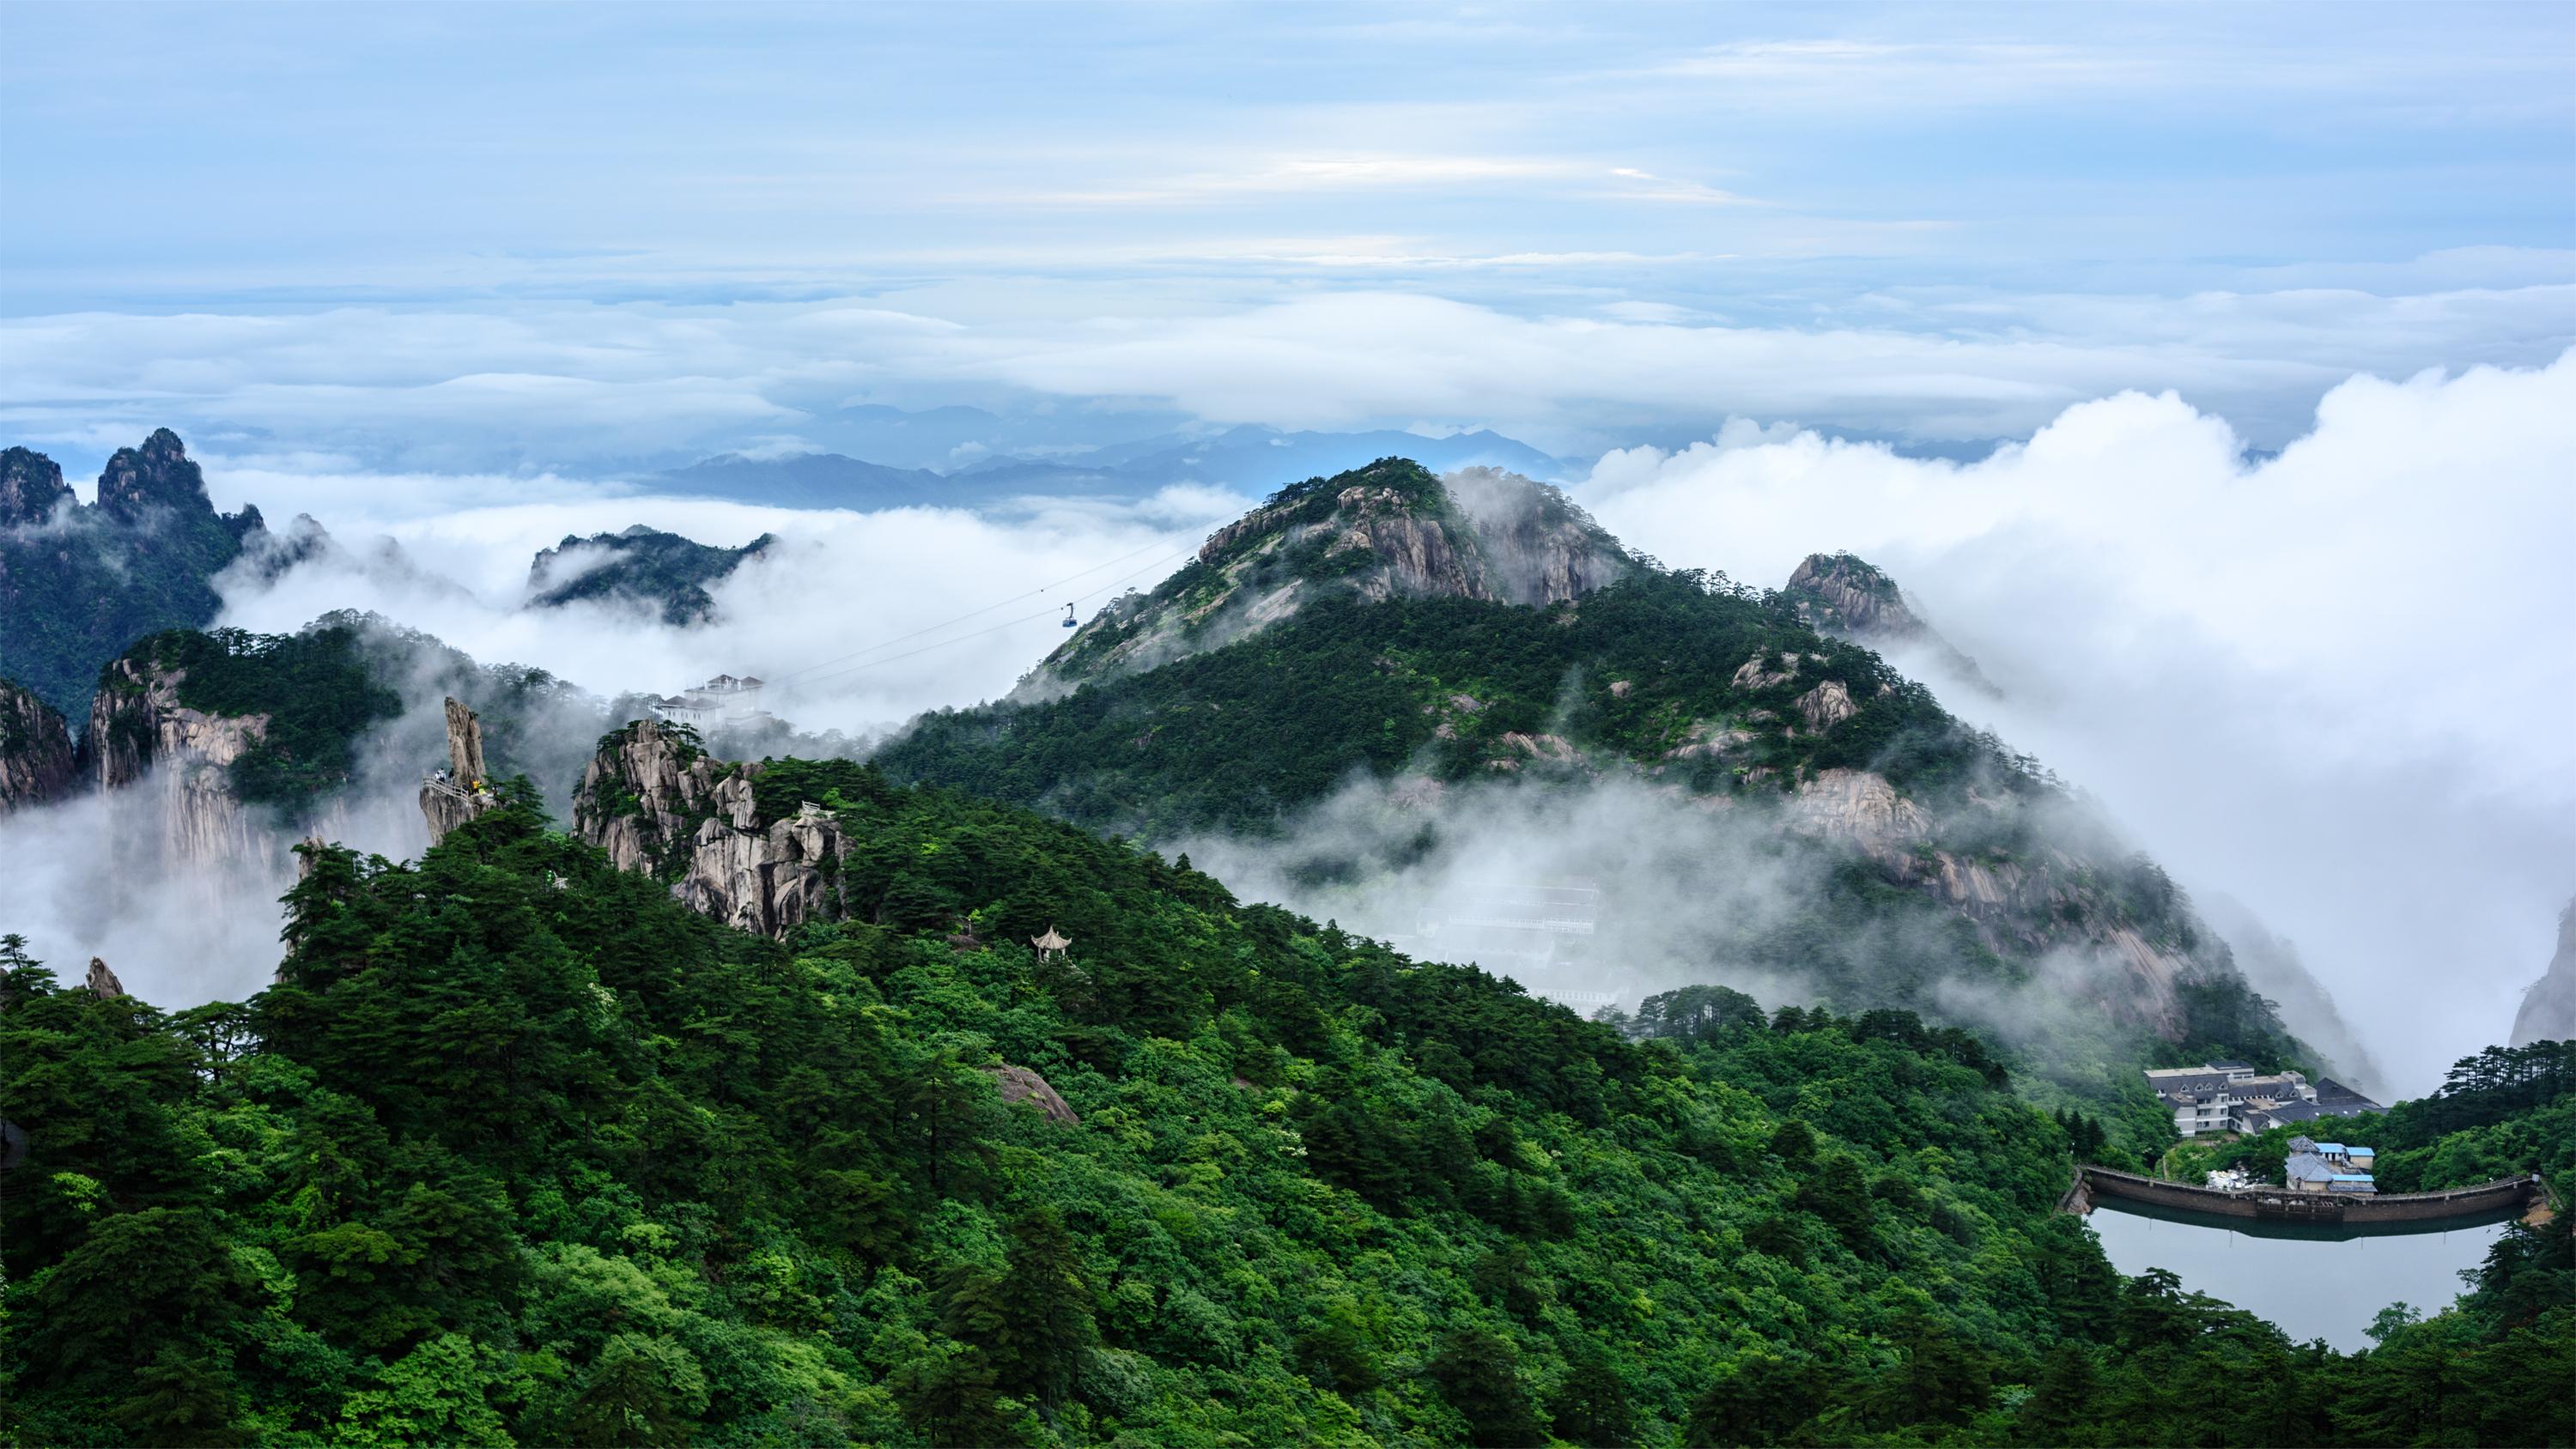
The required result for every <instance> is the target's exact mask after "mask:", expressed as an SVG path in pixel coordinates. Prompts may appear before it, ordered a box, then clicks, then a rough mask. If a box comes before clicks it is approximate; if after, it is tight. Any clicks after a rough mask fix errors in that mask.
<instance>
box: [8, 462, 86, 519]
mask: <svg viewBox="0 0 2576 1449" xmlns="http://www.w3.org/2000/svg"><path fill="white" fill-rule="evenodd" d="M71 498H72V488H71V485H70V484H68V483H65V482H64V481H63V470H62V465H61V464H59V463H56V462H55V461H54V460H53V459H51V458H48V457H46V456H45V455H44V454H42V453H39V452H36V451H34V450H33V449H30V448H11V449H9V450H7V451H6V452H0V528H26V527H30V526H33V525H37V524H41V523H44V522H46V521H47V520H49V519H51V518H52V517H53V516H54V509H55V507H56V506H57V505H59V504H62V503H64V502H66V501H69V500H71Z"/></svg>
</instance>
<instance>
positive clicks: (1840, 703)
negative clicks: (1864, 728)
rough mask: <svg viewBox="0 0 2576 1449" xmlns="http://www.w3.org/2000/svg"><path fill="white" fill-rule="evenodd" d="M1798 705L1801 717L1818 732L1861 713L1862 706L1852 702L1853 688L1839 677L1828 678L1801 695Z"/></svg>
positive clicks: (1810, 727) (1810, 728)
mask: <svg viewBox="0 0 2576 1449" xmlns="http://www.w3.org/2000/svg"><path fill="white" fill-rule="evenodd" d="M1797 705H1798V715H1799V717H1800V718H1802V719H1804V720H1805V721H1806V722H1807V728H1808V729H1809V730H1811V731H1813V732H1815V733H1817V734H1823V733H1824V732H1825V731H1827V730H1829V729H1832V728H1833V727H1834V726H1836V725H1838V724H1841V723H1842V722H1843V721H1844V720H1847V719H1850V718H1851V717H1852V716H1853V715H1856V714H1858V713H1860V706H1859V705H1857V704H1855V703H1853V702H1852V697H1851V690H1850V689H1849V688H1848V687H1847V686H1845V685H1844V683H1843V682H1842V681H1841V680H1839V679H1828V680H1826V681H1825V682H1824V683H1822V684H1819V685H1817V686H1816V687H1815V688H1813V689H1811V690H1808V691H1807V692H1806V693H1804V694H1802V695H1799V696H1798V699H1797Z"/></svg>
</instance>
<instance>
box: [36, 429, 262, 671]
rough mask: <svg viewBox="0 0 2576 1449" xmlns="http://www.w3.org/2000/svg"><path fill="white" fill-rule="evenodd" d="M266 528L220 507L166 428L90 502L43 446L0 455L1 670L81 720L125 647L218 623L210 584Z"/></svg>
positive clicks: (248, 512) (122, 457) (114, 466)
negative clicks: (101, 675) (102, 675)
mask: <svg viewBox="0 0 2576 1449" xmlns="http://www.w3.org/2000/svg"><path fill="white" fill-rule="evenodd" d="M264 532H265V529H264V527H263V525H262V523H261V521H260V516H259V510H258V509H256V508H244V509H243V510H242V511H241V512H239V513H231V514H218V513H217V512H215V508H214V504H213V503H211V502H210V501H208V499H207V497H206V483H205V477H204V475H203V473H202V472H200V471H199V469H198V467H197V465H196V464H195V463H194V462H192V461H190V460H189V458H188V454H187V448H186V446H185V445H184V444H182V443H181V442H180V441H179V435H178V434H176V433H174V432H171V431H170V430H169V429H168V428H162V429H160V430H158V431H156V432H154V433H153V434H152V436H151V437H149V438H146V439H145V440H144V441H143V445H142V446H141V447H139V448H120V449H118V450H117V452H116V454H115V456H113V457H111V458H109V459H108V462H107V467H106V469H105V470H104V471H102V472H101V473H100V474H99V479H98V494H97V500H96V501H95V502H92V503H86V504H85V503H82V502H80V501H79V499H78V498H76V497H74V496H73V494H72V491H71V488H70V487H69V486H68V485H67V484H65V483H64V482H63V472H62V469H61V468H59V467H57V466H55V464H54V462H53V460H52V459H50V458H47V457H46V456H45V455H44V454H42V453H36V452H31V451H29V450H28V449H25V448H10V449H8V450H7V451H5V452H0V674H6V675H8V676H9V677H10V678H12V679H15V680H17V681H18V682H19V683H20V684H23V685H25V686H26V687H27V688H28V689H31V690H33V691H34V692H35V693H36V695H37V696H38V697H39V698H41V699H43V700H44V701H45V702H46V703H47V704H49V705H51V706H53V707H54V708H55V709H56V710H59V711H60V712H62V713H63V714H64V715H66V716H70V717H74V718H77V717H79V716H81V715H82V714H84V713H85V712H87V710H88V708H89V697H90V691H91V689H92V688H93V687H95V685H96V683H97V680H98V672H99V670H100V668H101V667H102V666H104V665H105V664H106V663H107V662H108V661H110V660H112V659H114V658H116V657H117V655H118V654H119V653H121V652H122V651H123V650H124V649H125V648H126V646H127V645H129V644H131V643H133V642H134V641H135V640H137V639H139V638H142V637H143V636H144V635H146V634H151V633H155V632H157V631H159V630H163V629H172V628H197V627H202V626H203V625H205V624H207V623H210V622H212V621H213V619H214V617H215V612H216V610H217V609H218V608H220V607H221V601H220V600H219V599H217V598H216V596H215V592H214V589H213V588H212V587H211V584H210V582H209V581H210V580H212V579H213V578H214V576H215V575H216V574H217V573H219V572H221V571H222V570H223V569H224V567H225V566H226V565H228V564H230V563H231V562H232V561H233V560H234V559H235V558H236V557H238V556H239V555H240V554H241V551H242V547H243V545H244V543H245V541H246V540H248V539H250V538H251V537H252V536H253V535H255V534H260V533H264Z"/></svg>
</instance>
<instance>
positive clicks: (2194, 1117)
mask: <svg viewBox="0 0 2576 1449" xmlns="http://www.w3.org/2000/svg"><path fill="white" fill-rule="evenodd" d="M2147 1085H2148V1087H2150V1088H2152V1089H2153V1090H2154V1092H2155V1094H2156V1095H2157V1096H2158V1097H2161V1098H2163V1099H2164V1102H2165V1105H2166V1106H2168V1107H2170V1108H2172V1109H2173V1114H2174V1133H2175V1135H2176V1136H2180V1137H2197V1136H2199V1135H2200V1134H2202V1133H2204V1132H2261V1131H2263V1130H2264V1129H2266V1128H2270V1127H2278V1126H2281V1125H2283V1124H2284V1123H2289V1122H2305V1121H2308V1120H2310V1119H2312V1118H2316V1117H2349V1116H2351V1115H2353V1114H2354V1113H2357V1112H2376V1111H2378V1110H2379V1109H2380V1108H2379V1104H2378V1103H2377V1102H2374V1101H2371V1100H2370V1099H2369V1098H2367V1097H2364V1096H2362V1095H2361V1094H2360V1093H2359V1092H2356V1091H2353V1090H2352V1089H2351V1088H2349V1087H2345V1086H2342V1085H2340V1084H2338V1083H2336V1082H2334V1081H2332V1080H2329V1079H2326V1078H2322V1077H2321V1078H2319V1079H2318V1080H2317V1081H2316V1082H2315V1083H2313V1084H2311V1083H2310V1082H2309V1081H2308V1079H2307V1078H2306V1077H2305V1076H2303V1075H2301V1074H2300V1073H2297V1072H2275V1073H2272V1074H2270V1075H2262V1074H2258V1073H2257V1072H2256V1071H2255V1070H2254V1064H2253V1063H2251V1062H2205V1063H2203V1064H2202V1065H2200V1066H2196V1067H2158V1068H2155V1069H2153V1070H2151V1071H2149V1072H2148V1073H2147Z"/></svg>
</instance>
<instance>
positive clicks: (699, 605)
mask: <svg viewBox="0 0 2576 1449" xmlns="http://www.w3.org/2000/svg"><path fill="white" fill-rule="evenodd" d="M777 542H778V538H777V535H775V534H768V533H764V534H762V535H761V536H760V537H758V538H755V539H753V540H752V541H751V542H749V543H747V544H744V545H743V546H742V547H740V548H721V547H718V546H715V545H713V544H704V543H699V542H698V541H696V540H695V539H691V538H686V537H683V536H681V535H679V534H676V533H667V532H664V531H663V530H661V529H658V528H648V527H646V526H645V525H643V524H640V523H639V524H636V525H634V526H633V527H631V528H628V529H626V530H625V531H624V532H621V533H594V534H592V535H591V536H590V537H588V538H583V537H580V536H579V535H577V534H566V535H564V540H563V542H561V543H559V544H557V545H555V546H554V547H553V548H549V549H543V550H540V551H539V552H538V554H537V556H536V557H535V558H534V559H533V560H531V561H530V562H529V564H528V590H529V602H530V603H533V604H539V605H547V606H561V605H564V604H569V603H572V602H573V601H575V600H578V599H615V600H622V601H625V602H628V603H634V604H642V605H646V606H649V607H651V608H654V609H656V610H658V611H659V613H660V615H661V618H662V621H663V622H664V623H666V624H674V625H686V624H694V623H698V622H700V621H702V620H704V619H706V618H707V617H708V616H709V615H711V614H713V613H714V612H715V599H714V597H713V596H712V595H710V594H709V593H708V592H707V588H708V586H709V585H711V584H714V583H716V582H717V581H719V580H721V579H723V578H724V577H726V576H727V575H729V574H731V573H732V572H733V571H734V570H735V569H736V568H738V567H740V566H741V565H742V563H743V562H744V561H745V560H747V559H750V558H752V557H754V556H756V555H758V554H760V553H762V552H764V551H766V550H767V549H769V548H770V547H771V546H772V545H774V544H776V543H777Z"/></svg>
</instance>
